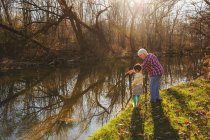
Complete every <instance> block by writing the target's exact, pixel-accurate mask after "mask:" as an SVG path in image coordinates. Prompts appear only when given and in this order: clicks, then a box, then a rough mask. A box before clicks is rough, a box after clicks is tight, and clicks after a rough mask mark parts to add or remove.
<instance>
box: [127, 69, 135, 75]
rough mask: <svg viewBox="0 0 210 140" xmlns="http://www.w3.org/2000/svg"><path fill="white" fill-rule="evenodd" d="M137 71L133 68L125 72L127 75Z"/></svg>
mask: <svg viewBox="0 0 210 140" xmlns="http://www.w3.org/2000/svg"><path fill="white" fill-rule="evenodd" d="M134 73H135V71H134V70H133V69H132V70H129V71H128V72H126V73H125V75H131V74H134Z"/></svg>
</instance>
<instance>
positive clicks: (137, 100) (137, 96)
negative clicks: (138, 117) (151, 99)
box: [133, 95, 140, 107]
mask: <svg viewBox="0 0 210 140" xmlns="http://www.w3.org/2000/svg"><path fill="white" fill-rule="evenodd" d="M139 102H140V95H133V104H134V107H136V106H138V105H139Z"/></svg>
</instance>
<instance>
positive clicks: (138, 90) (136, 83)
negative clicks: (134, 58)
mask: <svg viewBox="0 0 210 140" xmlns="http://www.w3.org/2000/svg"><path fill="white" fill-rule="evenodd" d="M133 73H134V80H133V82H132V91H133V97H132V98H133V104H134V107H137V106H138V105H139V101H140V94H142V93H143V74H142V70H141V65H140V64H136V65H135V66H134V67H133V70H131V71H129V72H128V74H133Z"/></svg>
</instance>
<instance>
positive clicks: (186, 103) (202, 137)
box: [89, 79, 210, 140]
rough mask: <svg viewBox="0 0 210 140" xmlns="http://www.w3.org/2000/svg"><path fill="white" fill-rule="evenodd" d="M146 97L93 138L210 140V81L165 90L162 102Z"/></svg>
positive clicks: (129, 106) (97, 132)
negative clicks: (154, 101) (153, 101)
mask: <svg viewBox="0 0 210 140" xmlns="http://www.w3.org/2000/svg"><path fill="white" fill-rule="evenodd" d="M148 96H149V95H148ZM145 97H146V96H145V95H142V96H141V103H140V106H139V107H138V108H133V107H132V106H131V105H128V107H127V108H126V109H125V110H124V111H123V112H121V114H119V115H118V116H117V117H115V118H113V119H112V120H111V121H110V122H109V123H107V124H106V125H105V126H104V127H102V128H101V129H99V130H98V131H96V132H95V133H94V134H93V135H92V136H91V137H89V139H90V140H119V139H120V140H121V139H125V140H130V139H133V140H141V139H146V140H147V139H148V140H149V139H160V140H169V139H170V140H172V139H190V140H197V139H199V140H208V139H210V111H209V108H210V81H209V80H202V79H200V80H195V81H191V82H189V83H187V84H181V85H177V86H174V87H171V88H169V89H166V90H162V91H161V97H162V99H163V100H162V102H159V103H153V104H151V103H149V102H145ZM148 99H149V97H147V100H148Z"/></svg>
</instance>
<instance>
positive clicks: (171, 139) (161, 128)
mask: <svg viewBox="0 0 210 140" xmlns="http://www.w3.org/2000/svg"><path fill="white" fill-rule="evenodd" d="M151 107H152V118H153V122H154V140H178V139H179V134H178V132H177V131H176V130H175V129H174V128H173V127H172V126H171V124H170V122H169V120H168V118H167V117H166V116H165V115H164V112H163V108H162V104H161V102H157V103H152V104H151Z"/></svg>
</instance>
